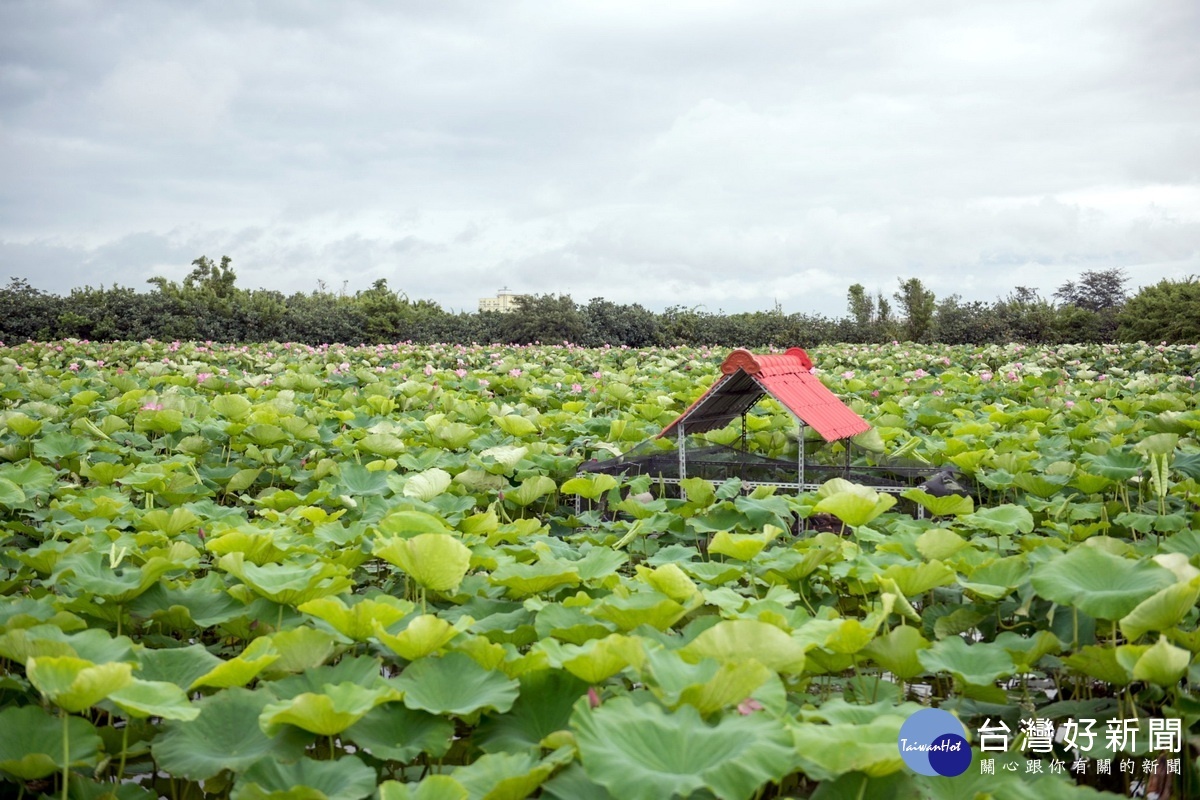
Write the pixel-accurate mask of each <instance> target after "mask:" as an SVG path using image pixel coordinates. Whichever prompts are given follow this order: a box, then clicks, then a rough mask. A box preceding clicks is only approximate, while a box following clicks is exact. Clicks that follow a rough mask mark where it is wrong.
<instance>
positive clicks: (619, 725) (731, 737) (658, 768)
mask: <svg viewBox="0 0 1200 800" xmlns="http://www.w3.org/2000/svg"><path fill="white" fill-rule="evenodd" d="M571 727H572V728H573V729H574V730H575V736H576V741H577V742H578V746H579V756H580V760H581V761H582V763H583V768H584V770H585V771H586V772H587V774H588V777H590V778H591V779H592V780H593V781H595V782H596V783H599V784H601V785H602V786H604V787H605V788H607V789H608V791H609V792H610V793H611V794H613V795H614V796H617V797H621V798H627V800H661V799H662V798H665V797H676V796H683V797H687V796H690V795H692V794H694V793H697V792H711V793H713V794H714V795H716V796H717V797H719V798H722V800H745V798H749V797H751V796H752V795H753V794H754V793H755V792H756V791H757V790H758V789H759V788H760V787H761V786H763V784H766V783H768V782H771V781H778V780H779V779H780V778H782V777H783V776H784V775H786V774H788V773H789V772H791V770H792V768H793V764H794V762H795V755H794V752H793V747H794V745H793V743H792V737H791V736H790V735H789V734H788V732H787V730H786V729H785V728H784V727H783V725H782V724H781V723H780V722H779V721H778V720H776V719H774V718H772V717H770V716H768V715H765V714H752V715H749V716H728V717H723V718H721V719H720V720H718V721H717V722H716V723H715V724H711V725H710V724H707V723H705V722H704V720H703V719H701V717H700V713H699V712H698V711H697V710H696V709H695V708H693V707H691V706H689V705H685V706H681V707H680V708H679V709H678V710H677V711H673V712H666V711H663V710H662V709H661V708H660V707H659V706H658V705H656V704H654V703H643V704H641V705H638V704H636V703H635V702H634V701H633V699H632V698H630V697H627V696H626V697H618V698H616V699H613V700H610V701H608V702H606V703H604V704H602V705H601V706H600V707H598V708H595V709H593V708H591V707H590V706H589V705H588V704H587V703H586V702H585V701H580V703H578V704H577V705H576V710H575V714H574V715H573V716H572V718H571ZM891 746H892V751H893V753H895V748H896V740H895V738H894V737H893V739H892V742H891ZM897 758H899V756H897Z"/></svg>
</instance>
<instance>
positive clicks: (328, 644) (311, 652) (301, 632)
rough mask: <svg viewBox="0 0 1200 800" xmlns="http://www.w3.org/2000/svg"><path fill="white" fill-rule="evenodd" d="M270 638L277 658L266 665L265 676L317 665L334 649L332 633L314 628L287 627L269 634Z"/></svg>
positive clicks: (308, 668) (301, 669)
mask: <svg viewBox="0 0 1200 800" xmlns="http://www.w3.org/2000/svg"><path fill="white" fill-rule="evenodd" d="M270 638H271V644H273V645H274V646H275V652H277V653H278V654H279V658H278V660H276V661H274V662H272V663H271V664H270V665H269V666H268V667H267V669H266V676H267V677H274V676H278V675H286V674H288V673H292V672H304V671H305V670H310V669H313V668H314V667H319V666H321V665H322V664H324V663H325V662H326V661H328V660H329V658H330V657H331V656H333V653H334V650H335V649H336V648H335V646H334V637H333V635H332V634H329V633H326V632H325V631H320V630H317V629H316V628H289V629H288V630H285V631H279V632H278V633H274V634H271V637H270Z"/></svg>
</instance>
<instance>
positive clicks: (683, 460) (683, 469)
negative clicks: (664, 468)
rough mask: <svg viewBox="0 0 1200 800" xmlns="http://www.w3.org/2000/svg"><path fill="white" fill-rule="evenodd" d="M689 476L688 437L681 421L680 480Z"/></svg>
mask: <svg viewBox="0 0 1200 800" xmlns="http://www.w3.org/2000/svg"><path fill="white" fill-rule="evenodd" d="M686 477H687V439H686V438H685V434H684V431H683V423H682V422H681V423H679V480H683V479H684V478H686Z"/></svg>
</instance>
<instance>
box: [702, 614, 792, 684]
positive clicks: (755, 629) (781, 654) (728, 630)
mask: <svg viewBox="0 0 1200 800" xmlns="http://www.w3.org/2000/svg"><path fill="white" fill-rule="evenodd" d="M811 647H812V645H804V644H801V643H800V642H798V641H796V640H795V639H793V638H792V637H791V636H789V635H788V634H786V633H784V632H783V631H781V630H780V629H779V628H777V627H775V626H774V625H770V624H768V623H766V622H759V621H757V620H750V619H736V620H722V621H721V622H718V623H717V624H716V625H713V626H712V627H711V628H708V629H707V630H705V631H703V632H702V633H701V634H700V635H699V636H697V637H696V638H695V639H693V640H692V641H691V642H690V643H689V644H687V645H686V646H684V647H683V648H681V650H680V654H681V655H683V656H684V657H685V658H688V659H696V660H699V659H701V658H713V659H716V660H717V661H719V662H721V663H723V664H724V663H730V662H733V663H738V662H740V661H742V660H743V659H745V658H746V654H748V653H752V654H753V656H754V659H755V660H757V661H759V662H760V663H762V664H763V665H764V666H766V667H768V668H769V669H772V670H774V671H776V672H782V673H786V674H791V675H799V674H800V673H801V672H803V671H804V662H805V653H807V652H808V650H809V649H811Z"/></svg>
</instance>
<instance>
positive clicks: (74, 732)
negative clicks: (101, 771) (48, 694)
mask: <svg viewBox="0 0 1200 800" xmlns="http://www.w3.org/2000/svg"><path fill="white" fill-rule="evenodd" d="M100 746H101V739H100V735H99V734H98V733H96V729H95V727H94V726H93V725H92V723H90V722H88V721H87V720H86V719H81V718H79V717H74V716H73V717H68V718H67V753H68V755H67V757H68V758H69V759H70V761H71V763H70V764H69V765H67V766H70V767H92V766H95V765H96V762H97V761H98V760H99V751H100ZM63 766H64V765H63V723H62V720H60V719H58V718H57V717H52V716H50V715H49V714H47V713H46V712H45V711H43V710H42V709H41V708H40V707H38V706H36V705H34V706H9V707H8V708H6V709H4V710H3V711H0V770H3V771H4V772H6V773H8V774H10V775H13V776H15V777H17V778H20V779H22V780H27V781H30V780H37V779H39V778H46V777H49V776H50V775H53V774H54V773H55V772H58V771H59V770H61V769H62V768H63Z"/></svg>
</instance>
